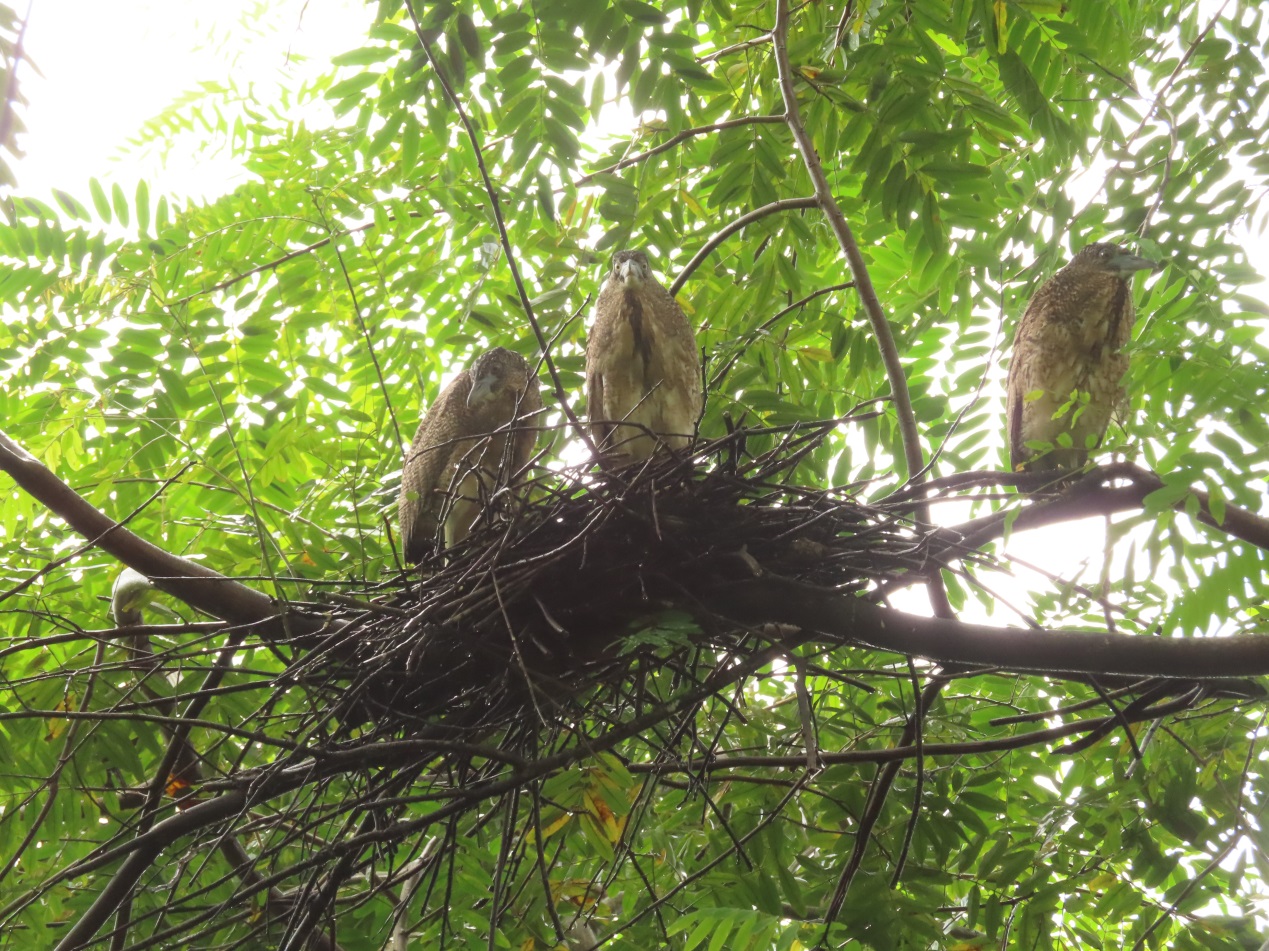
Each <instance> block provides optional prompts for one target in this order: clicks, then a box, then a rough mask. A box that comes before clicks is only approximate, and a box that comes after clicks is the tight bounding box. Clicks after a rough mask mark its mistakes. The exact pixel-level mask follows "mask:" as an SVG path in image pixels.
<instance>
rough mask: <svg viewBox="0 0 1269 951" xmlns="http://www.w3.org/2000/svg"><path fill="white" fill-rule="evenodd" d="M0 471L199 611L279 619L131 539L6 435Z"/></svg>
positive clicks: (238, 618)
mask: <svg viewBox="0 0 1269 951" xmlns="http://www.w3.org/2000/svg"><path fill="white" fill-rule="evenodd" d="M0 470H3V471H4V472H7V473H8V474H9V475H10V476H12V477H13V480H14V481H15V482H16V483H17V484H18V485H19V486H20V487H21V488H23V489H24V490H26V492H28V493H29V494H30V495H31V496H32V497H33V498H35V499H36V500H37V501H39V502H40V503H42V504H43V505H44V506H45V507H46V508H48V510H49V511H51V512H52V513H53V514H54V515H56V516H58V517H59V518H61V519H62V520H63V521H65V522H66V524H67V525H69V526H70V527H71V528H72V529H74V530H75V531H76V532H78V533H79V534H80V535H82V536H84V538H86V539H88V541H90V542H91V543H92V544H94V545H96V546H98V547H99V548H101V549H102V550H104V551H107V552H109V553H110V554H111V555H114V556H115V557H116V558H118V559H119V560H120V561H121V562H123V563H124V564H125V565H127V566H128V567H129V568H133V569H135V570H136V571H139V572H141V574H143V575H145V576H146V577H147V578H149V579H150V580H151V581H153V582H154V585H155V587H157V588H159V589H160V590H162V591H164V592H166V593H167V594H170V595H172V596H173V597H175V598H179V599H180V600H182V601H184V602H185V603H186V604H188V605H189V606H190V607H192V608H194V609H195V610H198V611H202V612H203V613H204V614H207V615H210V616H211V617H216V618H220V619H221V620H223V621H229V622H230V623H233V624H256V623H259V622H262V621H267V620H269V619H274V618H277V617H278V615H279V613H280V612H279V609H278V606H277V605H275V604H274V603H273V599H272V598H270V597H268V596H267V595H264V594H261V593H260V592H259V591H256V590H254V589H253V588H249V587H247V586H246V585H244V584H241V583H240V582H237V581H234V580H233V579H232V578H227V577H225V576H224V575H222V574H220V573H219V572H216V571H213V570H212V569H210V568H207V567H205V566H203V565H200V564H198V563H197V562H194V561H190V560H189V559H187V558H181V557H180V556H179V555H173V554H171V553H170V552H167V551H164V550H163V549H162V548H159V547H158V546H157V545H153V544H151V543H150V542H147V541H146V540H145V539H143V538H141V537H140V536H138V535H135V534H133V533H132V532H131V531H129V530H128V529H126V528H124V527H123V526H121V525H120V524H119V523H118V522H116V521H114V520H113V519H112V518H110V517H109V516H107V515H105V514H104V513H103V512H101V511H99V510H98V509H96V508H95V507H93V506H92V505H91V504H90V503H89V502H88V501H87V500H86V499H84V498H83V496H81V495H80V494H79V493H78V492H76V491H75V490H74V489H72V488H71V487H70V486H68V485H67V484H66V483H65V482H63V481H62V480H61V479H59V478H58V477H57V476H56V475H54V474H53V473H52V472H51V471H50V470H49V469H48V467H47V466H45V465H44V464H43V463H42V462H40V461H39V460H38V459H36V458H35V457H34V456H32V455H31V454H30V453H29V452H27V451H26V450H25V449H23V448H22V447H21V446H19V445H18V444H17V443H16V442H14V441H13V440H12V439H10V438H9V437H8V436H7V435H5V434H4V433H3V432H0ZM290 623H291V625H292V629H293V630H295V631H297V632H305V633H311V632H313V631H316V630H318V629H319V628H320V627H321V622H320V621H319V620H318V619H317V618H314V617H310V616H305V615H291V616H290Z"/></svg>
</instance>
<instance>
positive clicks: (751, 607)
mask: <svg viewBox="0 0 1269 951" xmlns="http://www.w3.org/2000/svg"><path fill="white" fill-rule="evenodd" d="M702 601H703V603H704V604H705V605H706V606H707V607H708V608H709V609H710V610H711V611H713V612H714V613H715V614H718V615H721V616H723V617H727V618H730V619H732V620H734V621H737V622H739V623H742V624H745V625H747V626H756V625H760V624H792V625H795V626H796V627H799V628H801V629H802V630H803V631H807V632H811V631H814V632H818V633H819V634H821V635H828V636H829V637H831V638H833V639H835V640H836V641H839V642H844V643H847V644H854V645H858V646H862V647H872V648H876V649H878V650H884V651H894V652H895V653H899V654H911V655H915V656H917V657H924V658H926V659H928V660H931V661H936V662H938V663H940V664H969V665H973V666H980V667H999V668H1004V669H1006V670H1013V671H1022V672H1028V673H1050V674H1057V675H1070V674H1110V675H1114V674H1124V675H1132V676H1143V677H1170V678H1175V679H1180V680H1218V679H1226V678H1243V679H1245V678H1247V677H1254V676H1263V675H1265V674H1269V637H1262V636H1258V635H1233V636H1230V637H1184V638H1181V637H1139V636H1134V635H1130V634H1107V633H1103V632H1097V631H1080V630H1056V631H1050V630H1022V629H1020V628H1001V627H989V626H987V625H984V624H969V623H966V622H963V621H955V620H949V619H946V618H937V617H920V616H918V615H914V614H905V613H904V612H902V611H896V610H893V609H891V608H884V607H881V606H879V605H876V604H872V603H870V602H868V601H865V600H863V599H862V598H859V597H855V596H852V595H846V594H841V593H839V592H837V591H835V590H833V589H831V588H820V587H817V586H815V585H809V584H803V583H802V582H799V581H792V580H790V579H787V578H779V577H776V576H773V575H764V576H762V577H759V578H753V579H747V580H745V581H741V582H734V583H730V584H726V585H722V586H720V587H719V588H717V589H715V590H714V591H713V592H711V593H710V594H709V595H708V597H707V598H705V599H702Z"/></svg>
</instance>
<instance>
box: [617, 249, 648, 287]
mask: <svg viewBox="0 0 1269 951" xmlns="http://www.w3.org/2000/svg"><path fill="white" fill-rule="evenodd" d="M610 276H611V277H612V278H614V279H616V280H618V281H623V282H626V283H629V282H630V281H631V280H636V281H646V280H648V279H649V278H650V277H652V265H651V264H649V263H648V256H647V255H646V254H644V253H643V252H642V251H638V250H635V251H618V252H617V253H616V254H614V255H613V256H612V274H611V275H610Z"/></svg>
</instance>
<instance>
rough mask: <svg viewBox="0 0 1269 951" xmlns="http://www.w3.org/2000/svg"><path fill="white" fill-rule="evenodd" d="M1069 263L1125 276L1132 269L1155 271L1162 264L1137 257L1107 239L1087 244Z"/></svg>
mask: <svg viewBox="0 0 1269 951" xmlns="http://www.w3.org/2000/svg"><path fill="white" fill-rule="evenodd" d="M1071 264H1073V265H1076V266H1078V267H1090V268H1096V269H1097V270H1099V271H1110V272H1111V273H1112V274H1118V275H1120V276H1127V275H1129V274H1132V273H1133V272H1134V271H1157V270H1158V269H1159V268H1160V267H1161V266H1162V265H1160V264H1159V263H1158V262H1157V261H1150V260H1147V259H1146V258H1143V257H1138V256H1137V255H1135V254H1133V253H1132V252H1131V251H1129V250H1128V249H1127V248H1121V247H1120V246H1119V245H1117V244H1111V243H1110V242H1109V241H1102V242H1100V243H1098V244H1089V245H1085V246H1084V247H1082V248H1080V251H1079V253H1078V254H1077V255H1075V257H1074V258H1072V259H1071Z"/></svg>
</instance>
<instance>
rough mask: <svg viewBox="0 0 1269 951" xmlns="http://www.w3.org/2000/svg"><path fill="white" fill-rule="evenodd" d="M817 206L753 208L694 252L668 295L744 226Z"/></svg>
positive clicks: (783, 203) (809, 202) (814, 201)
mask: <svg viewBox="0 0 1269 951" xmlns="http://www.w3.org/2000/svg"><path fill="white" fill-rule="evenodd" d="M819 205H820V202H819V199H818V198H781V199H779V200H778V201H773V202H771V203H770V204H769V205H763V206H762V207H761V208H755V209H754V210H753V211H751V212H748V213H747V214H743V215H741V216H740V217H739V218H737V219H736V220H735V221H733V222H732V223H731V224H729V225H725V226H724V227H723V228H721V229H719V230H718V231H717V232H716V233H715V234H714V236H713V237H711V238H710V239H709V240H708V241H706V242H705V246H704V247H702V248H701V249H700V250H699V251H697V252H696V254H695V255H694V256H693V257H692V260H690V261H688V262H687V264H686V265H684V267H683V270H681V271H679V276H678V277H676V278H675V279H674V283H673V284H671V285H670V294H671V295H676V294H678V292H679V291H680V290H682V289H683V285H684V284H686V283H687V279H688V278H689V277H691V276H692V272H693V271H695V270H696V269H697V268H698V267H700V266H701V265H702V264H703V263H704V262H705V259H706V258H707V257H709V256H710V255H711V254H713V253H714V249H715V248H717V247H718V246H719V245H720V244H722V243H723V242H724V241H726V240H727V239H728V238H730V237H731V236H732V235H733V234H735V233H736V232H737V231H739V230H740V229H741V228H743V227H745V226H746V225H751V224H753V223H754V222H755V221H758V220H759V219H762V218H765V217H767V215H774V214H775V213H776V212H779V211H788V210H790V209H793V208H818V207H819Z"/></svg>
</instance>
